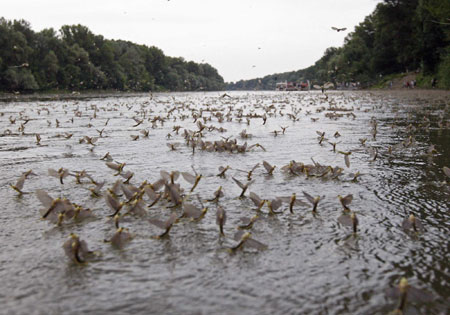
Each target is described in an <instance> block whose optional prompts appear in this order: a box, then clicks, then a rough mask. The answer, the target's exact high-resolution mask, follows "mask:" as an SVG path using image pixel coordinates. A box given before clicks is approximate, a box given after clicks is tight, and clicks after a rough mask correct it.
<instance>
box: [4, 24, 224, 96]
mask: <svg viewBox="0 0 450 315" xmlns="http://www.w3.org/2000/svg"><path fill="white" fill-rule="evenodd" d="M0 47H1V49H0V91H6V92H19V91H20V92H23V91H28V92H31V91H51V90H59V91H61V90H66V91H73V90H77V91H79V90H120V91H165V90H170V91H197V90H207V91H210V90H221V89H223V88H224V81H223V78H222V77H221V76H220V75H219V74H218V72H217V70H216V69H215V68H213V67H212V66H210V65H209V64H205V63H202V64H198V63H195V62H192V61H189V62H188V61H185V60H184V59H183V58H181V57H180V58H173V57H169V56H165V55H164V53H163V52H162V51H161V50H160V49H158V48H157V47H147V46H145V45H137V44H134V43H131V42H128V41H122V40H108V39H105V38H103V36H101V35H94V34H93V33H92V32H91V31H90V30H89V29H88V28H87V27H85V26H82V25H72V26H69V25H65V26H63V27H62V28H61V29H60V30H59V32H56V31H55V30H54V29H52V28H50V29H44V30H42V31H40V32H34V31H33V30H32V29H31V28H30V24H29V23H28V22H26V21H24V20H20V21H16V20H15V21H8V20H6V19H4V18H0Z"/></svg>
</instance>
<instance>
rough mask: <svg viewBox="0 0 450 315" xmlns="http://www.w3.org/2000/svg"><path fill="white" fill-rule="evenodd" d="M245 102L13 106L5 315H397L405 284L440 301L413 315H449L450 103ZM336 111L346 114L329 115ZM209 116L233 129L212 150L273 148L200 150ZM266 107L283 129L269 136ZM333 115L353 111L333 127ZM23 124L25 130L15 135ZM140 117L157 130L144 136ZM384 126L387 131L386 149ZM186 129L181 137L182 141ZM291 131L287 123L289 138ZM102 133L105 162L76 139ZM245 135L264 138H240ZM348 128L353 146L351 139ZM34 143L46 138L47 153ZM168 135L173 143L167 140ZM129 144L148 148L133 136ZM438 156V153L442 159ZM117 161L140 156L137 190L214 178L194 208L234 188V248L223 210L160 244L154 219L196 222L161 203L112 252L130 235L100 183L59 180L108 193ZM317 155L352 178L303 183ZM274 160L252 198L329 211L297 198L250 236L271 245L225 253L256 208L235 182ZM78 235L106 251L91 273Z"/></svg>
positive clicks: (377, 99)
mask: <svg viewBox="0 0 450 315" xmlns="http://www.w3.org/2000/svg"><path fill="white" fill-rule="evenodd" d="M230 94H231V96H232V98H226V97H225V98H221V97H220V95H221V94H220V93H193V94H192V93H191V94H160V95H154V96H153V99H151V98H150V97H149V95H142V96H133V97H122V98H117V97H114V98H93V99H87V100H64V101H44V102H38V101H36V102H12V103H3V104H0V112H1V113H2V114H3V115H2V117H1V122H0V134H1V137H0V160H1V166H0V170H1V172H0V193H1V196H2V200H3V206H2V210H1V211H0V223H1V233H0V235H1V242H0V278H1V282H2V283H1V290H0V304H1V305H2V310H1V311H0V312H1V313H5V314H60V313H64V314H79V313H89V314H105V313H111V312H117V313H139V314H141V313H142V314H144V313H171V314H179V313H183V314H213V313H215V314H273V313H277V314H281V313H283V314H386V313H388V312H389V311H391V310H393V309H394V308H395V307H396V306H397V304H398V300H389V299H387V298H386V297H385V291H386V289H387V288H389V287H393V286H395V285H397V284H398V282H399V280H400V278H401V277H406V278H407V279H408V281H409V283H410V284H412V285H414V286H415V287H417V288H420V289H425V290H427V291H428V292H430V293H431V294H432V295H433V296H434V301H433V302H431V303H414V301H409V302H408V308H407V313H409V314H417V313H418V314H446V313H448V305H449V302H450V299H449V296H450V289H449V280H450V270H449V266H450V265H449V242H448V240H449V230H450V225H449V221H448V219H449V206H448V205H449V200H450V189H449V182H450V179H449V178H446V176H445V175H444V173H443V170H442V168H443V166H450V146H449V144H450V129H449V128H450V126H449V117H450V112H449V109H450V94H449V93H440V94H438V93H428V94H427V95H421V94H420V93H419V94H412V93H411V94H395V93H394V94H384V93H367V92H356V93H329V94H328V99H325V97H324V95H321V94H317V93H307V92H298V93H269V92H266V93H261V92H250V93H230ZM330 106H333V107H335V108H340V109H341V110H340V111H330V110H327V109H328V108H329V107H330ZM46 109H48V111H47V110H46ZM201 109H203V111H202V116H203V117H210V116H213V117H212V119H211V121H207V122H206V123H205V124H206V125H207V126H215V127H217V128H220V127H222V128H225V129H226V131H224V132H219V131H217V130H210V131H207V130H205V131H204V132H203V136H204V138H203V139H204V140H211V141H214V140H221V136H223V137H232V138H236V139H237V141H238V144H242V143H244V142H245V141H247V142H248V144H249V145H251V144H254V143H259V144H261V145H262V146H264V147H265V148H266V151H265V152H264V151H263V150H262V149H261V148H258V147H255V148H253V149H251V150H249V151H248V152H246V153H229V152H207V151H201V150H200V149H197V150H196V151H195V154H192V149H191V148H189V147H187V146H186V145H185V142H184V139H183V136H182V134H183V133H184V129H190V130H193V131H195V130H198V127H197V125H196V124H195V123H194V122H193V121H194V119H193V118H192V115H193V113H196V115H199V111H200V110H201ZM342 109H346V111H343V110H342ZM170 110H172V111H171V114H170V117H169V118H167V119H166V121H165V122H164V124H161V122H157V123H156V124H155V125H154V126H153V127H154V128H152V122H151V120H152V119H153V118H154V117H157V116H161V117H167V116H168V112H169V111H170ZM296 112H297V114H296V116H297V117H298V121H293V119H291V118H289V116H288V114H294V113H296ZM217 113H222V114H223V115H224V116H226V115H227V113H229V117H231V118H232V121H231V122H229V121H227V119H226V118H225V119H224V122H218V119H217ZM240 113H241V114H240ZM264 113H266V115H267V117H268V118H267V122H266V124H264V125H263V119H262V118H261V115H263V114H264ZM309 113H310V114H309ZM331 113H335V114H336V115H337V116H340V115H342V117H331V118H330V117H327V116H330V114H331ZM251 114H252V115H253V114H256V115H257V116H258V117H256V118H250V124H249V125H247V120H246V117H248V116H252V115H251ZM352 114H353V115H352ZM144 115H145V116H144ZM94 116H95V117H94ZM239 116H242V120H241V122H239ZM9 117H11V119H12V120H14V119H16V121H15V123H14V124H12V123H11V121H10V119H9ZM133 117H138V118H139V119H142V118H144V121H143V123H142V124H141V125H139V126H137V127H133V125H135V124H136V122H135V121H134V120H133V119H132V118H133ZM252 117H254V115H253V116H252ZM424 117H426V118H427V119H429V123H427V122H424ZM25 118H29V119H30V121H29V122H28V123H26V124H25V128H24V130H23V134H22V132H20V131H18V128H19V127H20V125H21V123H24V119H25ZM72 118H73V122H72V121H71V119H72ZM311 118H318V120H317V121H316V122H313V121H312V119H311ZM56 119H58V120H59V122H60V123H59V127H57V126H56ZM108 119H109V122H108V124H107V125H106V126H105V123H106V122H107V120H108ZM149 120H150V121H149ZM47 121H48V122H49V123H48V122H47ZM371 121H372V122H373V121H376V123H377V134H376V138H374V137H373V136H372V133H371V130H372V129H373V123H372V124H371ZM177 125H180V126H181V129H180V132H179V135H176V133H175V132H174V131H173V127H174V126H177ZM428 125H429V126H428ZM280 126H283V127H285V126H287V127H288V128H287V129H286V133H285V134H284V135H283V134H281V128H280ZM103 128H104V132H103V135H102V137H101V138H99V139H98V141H97V143H96V145H95V147H94V149H93V150H92V151H91V150H90V149H91V147H92V146H91V145H89V144H86V143H81V144H80V143H79V140H80V139H81V138H83V137H84V136H89V137H93V136H98V135H99V133H98V132H97V131H96V129H98V130H101V129H103ZM142 129H147V130H149V131H150V134H149V137H148V138H143V137H142V134H140V133H139V131H140V130H142ZM211 129H212V128H211ZM243 129H247V132H248V133H250V134H252V137H251V138H248V139H241V138H240V136H239V133H240V132H241V131H242V130H243ZM8 130H10V132H11V133H10V132H9V131H8ZM274 130H277V131H278V133H279V134H278V135H277V136H275V133H273V131H274ZM316 131H321V132H325V138H327V139H328V141H329V142H338V144H337V150H341V151H351V152H352V154H351V155H350V162H351V164H350V167H349V168H348V167H346V166H345V163H344V156H343V155H342V154H339V153H334V152H333V151H332V146H331V145H330V144H328V143H327V141H326V140H324V141H323V143H322V145H319V140H318V135H317V133H316ZM336 131H339V133H340V134H341V137H339V138H337V139H336V138H334V137H333V135H334V134H335V132H336ZM36 133H39V134H40V136H41V142H40V145H37V144H36V138H35V134H36ZM65 133H73V136H72V137H71V138H70V139H66V138H65V137H63V136H61V135H63V134H65ZM168 133H171V135H172V136H173V138H171V139H169V140H168V139H167V134H168ZM130 135H140V138H139V139H138V140H137V141H132V139H131V137H130ZM410 137H411V138H410ZM363 138H366V139H367V140H366V142H365V144H364V145H362V144H361V142H360V140H359V139H363ZM408 139H411V142H408V141H409V140H408ZM167 142H169V143H179V146H178V147H177V150H175V151H171V150H170V149H169V148H168V147H167V146H166V143H167ZM402 142H403V144H402ZM432 144H433V145H434V146H435V149H436V150H437V153H434V154H427V151H428V149H429V147H430V145H432ZM389 146H391V147H393V150H392V153H389V152H388V147H389ZM370 147H376V148H377V149H378V157H377V158H376V159H375V161H371V157H370V150H369V148H370ZM106 152H109V153H110V154H111V156H112V157H113V158H114V160H116V161H119V162H126V166H125V170H129V171H132V172H134V173H135V175H134V177H133V178H132V179H131V183H133V184H135V185H139V184H140V183H141V182H143V181H144V180H148V181H149V182H154V181H156V180H157V179H159V178H160V175H159V172H160V171H161V170H167V171H172V170H179V171H185V172H192V169H191V166H194V168H195V170H196V171H197V172H198V173H201V174H203V178H202V179H201V181H200V183H199V185H198V187H197V188H196V189H195V191H194V193H193V194H192V195H191V197H190V200H191V201H192V203H194V204H196V205H198V202H197V198H196V195H199V196H200V197H201V198H202V199H210V198H212V196H213V193H214V191H215V190H216V189H217V188H218V187H219V186H223V191H224V194H225V196H224V197H223V198H222V199H221V200H220V202H219V205H220V206H222V207H223V208H224V209H225V211H226V213H227V217H228V220H227V223H226V225H225V234H226V235H227V238H221V237H219V232H218V227H217V225H216V220H215V212H216V209H217V205H216V204H214V203H207V204H208V206H209V211H208V213H207V214H206V216H205V218H204V219H203V220H201V221H199V222H190V221H187V220H182V221H180V222H179V223H177V224H175V226H174V227H173V228H172V230H171V232H170V237H169V238H166V239H161V240H158V239H154V238H152V237H151V236H153V235H156V234H158V233H161V230H159V229H158V228H157V227H155V226H153V225H151V224H150V223H149V222H148V220H147V219H148V218H150V217H158V218H160V219H166V218H168V217H169V215H170V213H172V212H177V213H178V214H181V210H180V209H176V208H175V209H173V208H169V206H170V204H169V203H168V202H166V201H162V202H160V203H158V204H157V205H156V206H154V207H152V208H150V209H148V210H147V215H146V216H144V217H142V216H132V215H130V216H125V218H124V219H123V220H122V222H121V225H122V226H123V227H126V228H129V230H130V231H131V232H132V233H133V234H134V235H135V237H134V239H133V240H132V241H131V242H130V243H129V244H128V245H127V246H126V247H124V248H123V249H121V250H119V249H115V248H113V247H112V246H111V245H110V244H108V243H104V242H103V240H104V239H108V238H110V237H111V236H112V235H113V233H114V232H115V227H114V223H113V221H112V220H111V219H109V218H107V215H109V214H111V213H112V210H111V209H109V208H108V207H107V205H106V203H105V200H104V199H103V198H93V197H91V194H90V192H89V190H88V188H90V187H92V185H91V184H89V183H88V181H87V180H86V179H84V180H83V184H81V185H80V184H76V182H75V179H74V178H73V177H68V178H66V179H65V181H64V185H61V184H60V182H59V180H58V179H57V178H54V177H50V176H48V168H54V169H59V168H60V167H64V168H67V169H69V170H70V171H71V172H73V171H81V170H83V169H84V170H86V171H87V172H88V173H89V174H91V175H92V176H93V177H94V178H95V180H96V181H106V185H105V187H104V188H103V189H102V193H103V194H105V188H106V187H110V186H111V185H112V184H113V183H114V181H115V180H116V179H117V177H115V176H113V174H114V171H113V170H111V169H109V168H108V167H106V166H105V163H104V161H101V160H100V158H101V157H103V156H104V155H105V153H106ZM311 158H313V159H314V161H316V162H318V163H320V164H324V165H331V166H332V167H335V166H340V167H342V168H343V174H342V176H340V177H339V178H338V179H330V178H327V177H323V178H319V177H314V176H311V177H306V175H299V176H293V175H289V174H288V173H286V172H283V171H282V170H281V168H282V167H283V166H284V165H287V164H289V161H291V160H295V161H297V162H303V163H305V164H312V160H311ZM263 160H266V161H268V162H269V163H271V164H273V165H276V168H275V171H274V173H273V176H268V175H265V174H264V173H265V170H264V168H263V167H262V166H260V167H259V168H257V169H256V170H255V171H254V174H253V179H254V183H253V184H252V185H251V186H250V188H249V191H252V192H255V193H257V194H258V195H260V196H261V197H262V198H266V199H272V198H275V197H282V196H283V197H288V196H290V195H291V194H292V193H294V192H295V193H297V196H298V198H299V199H302V200H304V198H303V193H302V192H303V191H306V192H308V193H309V194H311V195H313V196H316V195H324V196H325V198H324V199H323V200H322V201H321V202H320V203H319V206H318V209H317V212H318V214H317V215H315V216H314V215H313V213H312V212H311V208H312V207H310V206H295V207H294V214H290V213H289V211H288V210H287V209H288V205H287V204H283V206H282V208H281V209H282V210H285V211H284V213H283V214H280V215H268V214H267V212H268V211H267V206H264V208H263V209H262V211H263V214H262V215H261V219H260V220H259V221H257V222H256V223H255V225H254V227H253V228H252V230H251V233H252V237H253V238H254V239H257V240H259V241H260V242H263V243H265V244H267V246H268V249H267V250H264V251H255V250H252V249H244V250H242V251H237V252H236V253H235V254H230V253H229V252H228V251H227V250H226V248H228V247H231V246H234V245H236V243H237V242H236V241H234V240H232V239H231V238H232V236H233V234H234V232H235V231H236V226H237V225H238V224H239V218H241V217H244V216H247V217H250V216H253V215H254V214H255V213H256V211H255V206H254V205H253V203H252V202H251V201H250V200H249V199H248V198H244V199H239V198H238V196H239V194H240V191H241V189H240V188H239V187H238V186H237V185H236V184H235V183H234V181H233V180H232V179H231V176H234V177H236V178H237V179H239V180H241V181H243V182H245V181H246V174H245V173H244V172H241V171H239V170H247V171H248V170H250V169H251V168H252V167H253V166H254V165H255V164H256V163H262V161H263ZM225 165H229V166H230V167H231V169H230V170H229V171H228V172H227V177H226V178H225V179H223V178H219V177H217V176H216V174H218V167H219V166H225ZM29 169H32V170H33V172H34V173H36V176H29V178H28V179H27V180H26V181H25V185H24V188H23V190H24V191H25V192H31V193H30V194H24V195H23V196H22V197H17V193H16V192H15V191H14V190H13V189H11V188H10V187H9V185H8V184H14V183H15V182H16V180H17V179H18V178H19V177H20V175H21V173H22V172H25V171H27V170H29ZM238 169H239V170H238ZM356 171H359V172H360V173H362V174H363V175H362V176H361V177H359V178H358V180H357V181H355V182H354V181H351V179H352V176H351V175H350V174H351V173H355V172H356ZM445 181H447V183H445ZM177 182H179V183H180V184H181V185H182V187H183V188H185V190H189V189H190V187H191V186H192V185H191V184H189V183H188V182H186V181H185V180H184V179H182V178H181V177H180V178H179V179H178V181H177ZM36 189H44V190H46V191H47V192H48V193H49V194H50V195H51V196H52V197H58V196H60V197H63V196H64V197H67V198H68V199H70V200H71V201H72V202H75V203H78V204H81V205H83V206H84V207H88V208H90V209H92V210H93V212H94V214H95V216H96V218H95V219H94V220H89V221H86V222H82V223H71V222H70V221H68V222H64V223H63V224H62V225H61V226H55V224H52V223H50V222H48V221H47V220H42V219H41V216H40V214H39V209H41V208H42V205H41V203H40V202H39V200H38V199H37V198H36V194H35V193H34V192H35V191H36ZM347 194H353V197H354V198H353V202H352V203H351V205H350V208H351V209H352V210H353V211H355V213H356V215H357V217H358V220H359V226H358V233H357V234H356V235H353V234H352V230H351V228H349V227H346V226H342V225H340V224H339V223H338V221H337V219H338V217H339V216H340V215H341V214H342V206H341V205H340V203H339V200H338V198H337V196H338V195H342V196H345V195H347ZM246 195H247V196H248V192H247V193H246ZM144 200H147V199H146V198H144ZM146 203H147V204H148V202H146ZM124 212H126V211H124ZM410 212H413V213H414V214H415V215H416V216H417V218H419V219H420V220H421V222H422V224H423V225H424V227H425V229H426V231H425V232H424V233H421V234H419V235H413V234H407V233H405V232H404V231H403V229H402V227H401V225H402V221H403V220H404V219H405V218H406V217H407V216H408V215H409V214H410ZM70 233H76V234H78V235H79V236H80V238H81V239H83V240H86V241H87V243H88V245H89V247H90V249H91V250H95V251H98V252H100V253H101V255H100V256H98V257H97V258H95V259H94V261H90V262H89V263H88V264H86V265H78V264H75V263H74V262H71V261H70V260H69V259H68V258H67V257H66V256H65V254H64V251H63V249H62V244H63V243H64V242H65V241H66V240H67V239H68V236H69V234H70Z"/></svg>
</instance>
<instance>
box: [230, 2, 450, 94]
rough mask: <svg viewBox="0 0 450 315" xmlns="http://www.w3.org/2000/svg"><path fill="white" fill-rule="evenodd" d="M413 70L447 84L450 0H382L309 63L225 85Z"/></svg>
mask: <svg viewBox="0 0 450 315" xmlns="http://www.w3.org/2000/svg"><path fill="white" fill-rule="evenodd" d="M417 70H419V72H420V73H421V77H423V78H425V77H427V78H429V77H430V78H433V77H436V78H437V79H438V86H439V87H441V88H447V89H449V88H450V1H442V0H385V1H383V2H381V3H379V4H378V5H377V7H376V9H375V10H374V12H373V13H372V14H370V15H369V16H367V17H366V18H365V19H364V21H363V22H361V23H360V24H359V25H358V26H356V27H355V30H354V31H353V32H351V33H349V34H348V35H347V37H346V38H345V41H344V45H343V46H342V47H340V48H334V47H330V48H327V49H326V50H325V53H324V55H323V56H322V58H320V59H319V60H318V61H317V62H316V63H315V64H314V65H313V66H311V67H309V68H306V69H302V70H298V71H292V72H285V73H279V74H273V75H268V76H265V77H263V78H257V79H252V80H247V81H238V82H235V83H233V82H232V83H229V84H228V85H227V88H228V89H261V90H263V89H268V90H273V89H275V84H276V82H280V81H292V82H302V81H303V82H304V81H306V80H309V81H311V83H312V84H319V85H321V84H323V83H325V82H328V81H331V82H334V83H341V82H360V83H361V85H362V86H373V85H375V84H378V85H380V86H384V83H386V82H388V79H387V78H386V76H388V78H391V77H392V76H391V75H392V74H398V73H405V72H410V71H417ZM425 81H426V80H425V79H424V81H423V85H422V86H426V85H427V84H425ZM430 82H431V80H430ZM429 84H430V85H431V83H429Z"/></svg>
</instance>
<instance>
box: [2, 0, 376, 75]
mask: <svg viewBox="0 0 450 315" xmlns="http://www.w3.org/2000/svg"><path fill="white" fill-rule="evenodd" d="M379 2H380V1H379V0H336V1H334V0H306V1H305V0H276V1H275V0H271V1H269V0H221V1H216V0H209V1H207V0H170V1H168V0H128V1H116V0H90V1H86V0H28V1H27V0H11V1H2V6H1V7H2V8H1V11H0V16H3V17H5V18H6V19H8V20H13V19H25V20H27V21H28V22H30V23H31V27H32V29H33V30H34V31H40V30H42V29H44V28H50V27H53V28H54V29H56V30H59V28H60V27H61V26H62V25H65V24H69V25H71V24H82V25H84V26H87V27H88V28H89V29H90V30H91V31H92V32H93V33H95V34H99V35H103V36H104V37H105V38H107V39H123V40H129V41H131V42H134V43H138V44H145V45H148V46H156V47H158V48H160V49H162V50H163V51H164V53H165V54H166V55H168V56H172V57H183V58H185V59H186V60H193V61H195V62H207V63H209V64H211V65H212V66H213V67H215V68H216V69H217V70H218V71H219V74H221V75H222V76H223V78H224V80H225V81H227V82H229V81H237V80H240V79H252V78H257V77H263V76H265V75H268V74H273V73H280V72H286V71H294V70H299V69H303V68H306V67H308V66H310V65H312V64H314V62H315V61H316V60H318V59H319V58H320V57H321V56H322V55H323V52H324V51H325V49H326V48H328V47H330V46H335V47H339V46H342V44H343V42H344V38H345V36H346V35H347V34H348V33H349V32H350V31H353V30H354V27H355V26H356V25H358V24H359V23H360V22H362V21H363V20H364V17H365V16H367V15H369V14H370V13H372V12H373V10H374V8H375V6H376V4H377V3H379ZM331 26H336V27H347V30H346V31H344V32H339V33H338V32H336V31H333V30H331Z"/></svg>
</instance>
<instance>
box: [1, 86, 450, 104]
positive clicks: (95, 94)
mask: <svg viewBox="0 0 450 315" xmlns="http://www.w3.org/2000/svg"><path fill="white" fill-rule="evenodd" d="M311 91H313V92H314V91H315V92H319V93H320V90H311ZM203 92H206V91H203ZM207 92H208V93H214V92H217V93H223V92H224V91H207ZM227 92H230V93H233V92H276V91H275V90H257V91H255V90H231V91H227ZM307 92H310V91H289V92H284V91H280V93H307ZM328 92H332V93H342V92H352V93H358V92H366V93H383V94H390V93H393V94H396V95H398V94H404V96H411V95H413V96H416V95H419V94H420V95H422V96H438V95H442V96H445V95H447V96H449V97H450V90H442V89H423V88H415V89H406V88H401V89H399V88H393V89H389V88H383V89H379V88H378V89H361V90H329V91H328ZM169 93H198V91H174V92H170V91H166V92H155V93H153V95H158V94H169ZM142 96H148V97H151V96H152V93H150V92H121V91H86V92H76V93H73V92H72V93H71V92H61V93H54V92H42V93H29V94H14V93H0V103H8V102H32V101H56V100H81V99H88V98H108V97H142Z"/></svg>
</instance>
